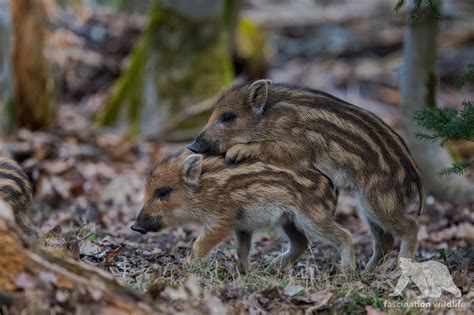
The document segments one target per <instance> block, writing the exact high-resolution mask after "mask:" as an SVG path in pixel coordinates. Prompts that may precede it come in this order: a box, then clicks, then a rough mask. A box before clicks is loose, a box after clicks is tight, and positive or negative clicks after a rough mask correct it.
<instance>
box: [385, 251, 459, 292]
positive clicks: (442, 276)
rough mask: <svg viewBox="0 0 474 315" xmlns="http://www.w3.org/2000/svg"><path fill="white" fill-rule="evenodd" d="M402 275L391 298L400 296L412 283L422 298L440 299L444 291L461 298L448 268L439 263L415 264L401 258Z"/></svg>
mask: <svg viewBox="0 0 474 315" xmlns="http://www.w3.org/2000/svg"><path fill="white" fill-rule="evenodd" d="M400 268H401V269H402V275H401V276H400V278H399V279H398V282H397V286H396V287H395V290H394V292H393V293H391V294H390V296H399V295H401V294H402V292H403V290H404V289H405V288H406V286H407V285H408V284H410V283H411V282H412V281H413V282H414V283H415V285H416V286H417V287H418V289H420V291H421V298H428V297H432V298H439V297H440V296H441V294H442V291H446V292H449V293H451V294H453V295H454V296H455V297H458V298H459V297H461V291H460V290H459V288H458V287H456V285H455V284H454V282H453V278H452V277H451V274H450V273H449V270H448V267H446V266H445V265H443V264H442V263H440V262H437V261H425V262H415V261H413V262H412V261H411V260H409V259H406V258H400Z"/></svg>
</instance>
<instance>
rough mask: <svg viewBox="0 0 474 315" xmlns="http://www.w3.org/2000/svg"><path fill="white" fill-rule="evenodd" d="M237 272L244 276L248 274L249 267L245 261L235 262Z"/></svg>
mask: <svg viewBox="0 0 474 315" xmlns="http://www.w3.org/2000/svg"><path fill="white" fill-rule="evenodd" d="M237 270H238V271H239V273H241V274H243V275H245V274H247V273H248V271H249V265H248V263H247V262H246V261H241V260H239V261H237Z"/></svg>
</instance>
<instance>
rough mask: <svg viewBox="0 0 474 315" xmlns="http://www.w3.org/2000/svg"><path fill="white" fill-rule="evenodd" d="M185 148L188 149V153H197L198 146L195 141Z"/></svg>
mask: <svg viewBox="0 0 474 315" xmlns="http://www.w3.org/2000/svg"><path fill="white" fill-rule="evenodd" d="M186 148H188V150H189V151H191V152H193V153H199V151H200V150H199V144H198V143H197V142H196V140H194V141H193V143H191V144H188V145H187V146H186Z"/></svg>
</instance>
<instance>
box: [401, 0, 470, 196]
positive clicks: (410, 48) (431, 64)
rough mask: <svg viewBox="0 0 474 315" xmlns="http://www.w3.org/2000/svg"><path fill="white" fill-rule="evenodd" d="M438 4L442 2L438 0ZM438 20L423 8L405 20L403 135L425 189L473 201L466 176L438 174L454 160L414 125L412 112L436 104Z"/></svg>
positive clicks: (435, 194) (429, 191)
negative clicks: (418, 135) (416, 16)
mask: <svg viewBox="0 0 474 315" xmlns="http://www.w3.org/2000/svg"><path fill="white" fill-rule="evenodd" d="M437 4H438V6H439V7H440V6H441V3H440V2H438V1H437ZM437 34H438V21H436V20H435V18H434V17H433V16H432V15H430V14H429V13H428V10H426V8H424V10H422V12H421V13H420V18H419V21H418V22H416V23H412V22H410V21H408V22H407V26H406V28H405V41H404V49H403V65H402V68H401V76H400V88H401V93H402V104H401V123H402V127H403V129H404V130H405V139H406V140H407V143H408V146H409V148H410V151H411V153H412V154H413V156H414V158H415V160H416V161H417V163H418V166H419V167H420V169H421V172H422V174H423V177H424V182H425V186H426V190H427V192H428V193H429V194H431V195H433V197H435V198H437V199H439V200H443V201H450V202H473V201H474V183H472V182H471V181H469V180H468V179H467V178H466V177H463V176H457V175H450V176H447V177H443V178H440V177H438V175H437V174H438V171H439V170H440V169H441V168H444V167H448V166H450V165H451V164H452V163H453V159H452V158H451V156H450V154H449V152H448V151H447V150H446V149H445V148H443V147H442V146H440V144H439V143H437V142H431V141H426V140H420V139H417V138H416V135H415V134H416V133H417V132H422V131H425V130H423V129H422V128H421V127H419V126H418V125H417V123H416V122H415V121H414V119H413V116H414V114H415V112H417V111H419V110H421V109H423V108H425V107H434V106H436V87H437V86H436V85H437V82H438V78H437V73H436V67H435V64H436V38H437Z"/></svg>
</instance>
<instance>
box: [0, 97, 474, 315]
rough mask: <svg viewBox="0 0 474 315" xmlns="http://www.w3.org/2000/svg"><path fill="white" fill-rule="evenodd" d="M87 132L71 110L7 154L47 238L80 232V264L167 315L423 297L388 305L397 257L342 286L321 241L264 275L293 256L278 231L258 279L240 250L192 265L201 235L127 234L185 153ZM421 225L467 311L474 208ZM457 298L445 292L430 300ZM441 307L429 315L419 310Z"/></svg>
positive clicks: (258, 250) (451, 210)
mask: <svg viewBox="0 0 474 315" xmlns="http://www.w3.org/2000/svg"><path fill="white" fill-rule="evenodd" d="M89 124H90V123H89V121H88V119H84V118H83V117H82V116H81V115H80V114H79V113H78V111H77V109H76V108H74V107H68V106H63V108H62V110H61V117H60V126H61V127H60V128H58V129H57V131H56V132H54V133H40V132H35V133H31V132H29V131H26V130H21V131H19V132H18V133H17V134H16V135H13V136H12V137H10V138H8V140H7V142H6V147H7V148H8V149H10V150H11V151H13V152H15V156H16V157H17V158H20V159H23V163H22V166H23V167H24V168H25V170H26V172H27V173H28V175H29V176H30V177H31V178H32V181H33V183H34V190H35V200H36V206H37V208H38V209H39V210H40V212H41V215H39V217H38V218H37V219H38V222H40V228H41V230H42V232H44V233H46V232H49V231H55V232H58V233H61V234H65V233H68V232H73V235H76V233H77V231H79V232H78V233H77V236H75V237H74V239H73V240H72V242H75V243H77V245H78V246H79V248H80V256H79V259H80V260H82V261H84V262H87V263H88V264H91V265H94V266H97V267H99V268H102V269H104V270H106V271H108V272H110V273H112V274H113V275H115V276H116V277H117V279H118V280H119V281H120V282H121V283H123V284H126V285H128V286H131V287H133V288H135V289H137V290H139V291H143V292H145V293H146V294H147V295H149V297H150V300H151V301H152V303H153V304H155V305H156V307H157V308H158V309H160V310H162V311H163V312H166V313H175V312H185V313H187V312H193V311H199V312H200V313H211V314H222V313H223V312H224V310H228V311H230V312H231V313H242V312H249V313H253V314H259V313H264V312H283V313H284V312H287V313H292V314H293V313H295V312H296V313H297V312H300V313H306V314H311V313H312V312H313V311H316V310H317V311H323V312H327V313H338V314H339V313H347V314H353V313H364V312H368V313H370V314H382V313H384V312H390V309H388V308H386V307H385V306H384V303H386V301H392V302H393V301H401V302H402V301H405V302H409V301H411V302H414V301H416V297H417V296H418V295H419V294H420V292H419V291H418V289H417V288H416V287H415V286H414V285H411V286H410V287H409V289H407V290H406V291H405V293H404V295H403V296H401V297H397V298H393V297H389V294H390V293H392V292H393V288H394V287H395V285H396V282H397V280H398V278H399V276H400V271H399V269H395V268H394V259H395V258H396V254H397V249H396V248H395V249H394V252H393V253H392V254H391V255H390V258H389V259H387V261H386V263H385V264H383V265H382V266H381V267H380V268H379V269H378V270H377V272H376V273H375V274H374V275H366V274H363V273H362V272H359V273H357V274H356V275H351V276H344V275H343V274H341V273H340V271H339V269H338V263H339V257H338V253H337V250H336V249H335V248H333V247H331V246H328V245H325V244H322V243H314V244H312V245H311V247H310V248H309V249H308V251H307V252H306V254H305V255H304V256H303V257H301V258H300V259H299V260H298V262H297V263H295V264H294V265H293V266H292V267H291V268H288V269H287V270H284V271H283V272H281V273H280V274H271V273H267V272H266V271H265V267H266V265H267V264H268V263H269V262H270V261H271V260H272V259H273V258H274V257H275V256H276V255H278V254H280V253H281V252H282V251H283V250H284V249H285V248H286V246H287V242H286V241H285V240H284V239H283V238H282V237H281V236H280V233H278V231H273V230H268V231H262V232H261V233H259V234H257V235H256V236H255V238H254V245H253V249H252V252H251V253H252V255H251V258H250V259H251V262H252V265H251V271H250V272H249V273H248V274H246V275H240V274H239V273H238V272H237V270H236V267H235V246H234V241H233V240H228V241H226V242H224V243H222V244H221V245H220V246H219V247H218V248H217V249H216V250H215V251H213V252H212V254H211V256H210V257H209V259H208V261H206V262H202V263H200V264H198V265H195V266H189V265H186V264H185V261H186V256H187V255H188V254H189V252H190V248H191V246H192V242H193V240H194V239H195V238H196V237H197V235H198V233H199V228H198V227H193V226H184V227H178V228H172V229H167V230H164V231H162V232H159V233H149V234H147V235H141V234H138V233H136V232H134V231H132V230H130V228H129V227H130V226H131V224H132V223H133V221H134V219H135V216H136V215H137V213H138V211H139V209H140V208H141V206H142V198H143V186H144V181H145V178H146V174H147V173H148V170H149V168H150V167H151V166H152V165H153V162H152V161H156V160H158V159H160V158H161V157H163V156H164V155H165V154H167V153H168V152H170V151H174V150H176V149H177V148H179V146H169V145H156V144H152V143H146V142H139V143H132V142H130V141H129V140H127V139H125V138H122V137H120V136H117V135H116V134H114V133H111V132H107V131H103V130H100V129H99V130H97V129H94V128H93V127H92V126H90V125H89ZM354 207H355V201H354V199H353V198H352V197H351V196H350V195H342V196H341V198H340V200H339V206H338V211H337V221H338V222H340V223H341V224H342V225H343V226H344V227H346V228H347V229H348V230H350V231H351V233H352V235H353V238H354V241H355V247H356V251H357V264H358V267H359V268H358V269H359V271H361V270H362V269H363V266H364V265H365V263H366V262H367V260H368V258H369V257H370V254H371V239H370V236H369V235H368V233H367V230H366V228H365V226H364V224H362V222H361V221H360V220H359V219H358V218H357V216H356V213H355V210H354ZM419 222H420V223H421V228H420V233H419V241H420V248H419V252H418V256H417V260H418V261H426V260H435V261H440V262H442V263H443V264H445V265H447V266H448V268H449V270H450V272H451V274H452V276H453V278H454V282H455V284H456V285H457V286H458V287H459V288H460V289H461V291H462V293H463V295H464V296H463V297H462V298H461V299H459V301H462V302H464V303H468V302H469V301H470V300H472V298H473V292H472V276H473V272H474V269H473V265H472V253H473V252H474V248H473V245H472V244H473V235H474V231H473V225H472V222H473V218H472V208H469V207H468V206H458V205H451V204H445V203H440V202H437V201H433V200H431V201H430V202H428V205H427V206H426V208H425V210H424V212H423V214H422V215H421V217H420V219H419ZM19 286H20V287H19V289H22V288H21V284H20V285H19ZM23 289H24V290H27V289H25V288H23ZM60 296H61V297H62V295H60ZM453 298H454V297H453V296H450V295H448V294H445V295H443V296H442V297H441V298H440V299H432V300H431V301H432V302H440V301H442V300H446V301H452V300H453ZM57 299H58V295H52V296H51V297H50V300H44V299H41V300H39V301H36V303H33V305H35V306H34V307H36V308H38V307H39V308H42V307H45V308H46V309H48V308H51V309H55V310H56V311H60V310H63V311H64V309H67V308H68V306H67V305H65V304H64V302H63V301H62V302H60V301H58V300H57ZM428 301H429V300H428ZM465 305H468V304H465ZM433 309H434V306H432V308H426V307H425V308H422V309H419V310H416V312H418V311H420V312H428V313H429V312H431V311H433ZM396 310H397V312H398V311H399V309H398V308H396ZM453 310H454V311H456V310H457V309H453ZM406 311H413V309H409V308H407V309H406ZM459 311H466V309H459Z"/></svg>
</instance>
